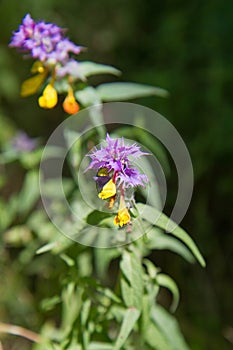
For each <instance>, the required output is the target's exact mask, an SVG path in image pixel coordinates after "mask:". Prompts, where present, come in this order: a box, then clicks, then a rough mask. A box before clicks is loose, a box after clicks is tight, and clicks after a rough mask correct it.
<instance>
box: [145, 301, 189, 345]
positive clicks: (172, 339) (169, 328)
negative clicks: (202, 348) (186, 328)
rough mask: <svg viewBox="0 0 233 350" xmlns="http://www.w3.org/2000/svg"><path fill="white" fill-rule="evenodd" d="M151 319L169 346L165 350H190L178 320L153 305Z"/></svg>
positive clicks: (161, 308)
mask: <svg viewBox="0 0 233 350" xmlns="http://www.w3.org/2000/svg"><path fill="white" fill-rule="evenodd" d="M151 319H152V321H153V322H154V324H155V326H156V328H158V330H159V333H160V334H161V335H162V336H163V338H164V339H165V340H166V342H167V344H168V346H169V347H166V348H164V350H165V349H166V350H167V349H168V350H170V349H171V350H189V347H188V345H187V344H186V342H185V339H184V337H183V335H182V333H181V331H180V328H179V325H178V323H177V321H176V319H175V318H174V317H173V316H172V315H170V314H169V313H168V312H167V311H166V310H165V309H164V308H163V307H161V306H159V305H153V307H152V309H151Z"/></svg>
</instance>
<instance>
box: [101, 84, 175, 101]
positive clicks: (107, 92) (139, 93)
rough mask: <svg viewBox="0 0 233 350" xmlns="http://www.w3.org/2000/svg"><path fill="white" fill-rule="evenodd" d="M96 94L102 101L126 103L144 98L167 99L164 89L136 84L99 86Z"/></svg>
mask: <svg viewBox="0 0 233 350" xmlns="http://www.w3.org/2000/svg"><path fill="white" fill-rule="evenodd" d="M96 92H97V94H98V96H99V98H100V99H101V101H126V100H130V99H135V98H139V97H144V96H160V97H167V96H168V92H167V91H166V90H164V89H161V88H158V87H155V86H150V85H144V84H136V83H128V82H122V83H118V82H116V83H106V84H101V85H99V86H97V88H96Z"/></svg>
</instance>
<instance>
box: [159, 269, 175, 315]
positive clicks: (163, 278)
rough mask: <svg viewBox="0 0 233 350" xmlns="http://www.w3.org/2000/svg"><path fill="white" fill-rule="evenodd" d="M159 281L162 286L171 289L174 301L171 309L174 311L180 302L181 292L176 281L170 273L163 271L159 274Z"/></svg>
mask: <svg viewBox="0 0 233 350" xmlns="http://www.w3.org/2000/svg"><path fill="white" fill-rule="evenodd" d="M156 279H157V282H158V284H159V285H160V286H161V287H165V288H167V289H169V290H170V292H171V293H172V296H173V301H172V304H171V311H172V312H174V311H175V310H176V308H177V306H178V304H179V299H180V293H179V289H178V287H177V285H176V283H175V281H174V280H173V279H172V278H171V277H170V276H168V275H165V274H163V273H160V274H158V276H157V278H156Z"/></svg>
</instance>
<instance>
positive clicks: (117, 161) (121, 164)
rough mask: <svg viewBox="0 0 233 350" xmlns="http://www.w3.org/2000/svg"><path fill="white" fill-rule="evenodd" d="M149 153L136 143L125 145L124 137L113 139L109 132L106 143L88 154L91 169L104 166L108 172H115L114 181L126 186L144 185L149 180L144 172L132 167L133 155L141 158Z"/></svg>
mask: <svg viewBox="0 0 233 350" xmlns="http://www.w3.org/2000/svg"><path fill="white" fill-rule="evenodd" d="M142 155H148V153H145V152H142V151H141V150H140V147H139V146H138V145H137V144H136V143H134V144H132V145H125V142H124V139H123V138H121V139H112V138H111V137H110V136H109V135H108V134H107V137H106V145H105V146H101V148H100V149H97V148H95V150H94V151H93V152H92V153H90V154H88V156H89V157H90V158H91V163H90V165H89V166H88V168H87V170H89V169H97V170H99V169H101V168H104V169H106V170H107V172H108V173H109V174H110V173H113V178H114V182H115V183H116V184H119V185H120V184H121V185H123V187H124V188H128V187H137V186H144V185H145V183H147V182H148V178H147V176H146V175H144V174H140V173H139V171H138V169H137V168H135V167H132V164H131V159H130V158H131V157H133V158H139V157H141V156H142Z"/></svg>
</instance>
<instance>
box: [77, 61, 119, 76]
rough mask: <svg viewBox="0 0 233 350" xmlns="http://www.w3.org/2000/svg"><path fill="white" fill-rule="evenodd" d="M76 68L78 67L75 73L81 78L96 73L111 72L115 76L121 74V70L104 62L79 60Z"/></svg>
mask: <svg viewBox="0 0 233 350" xmlns="http://www.w3.org/2000/svg"><path fill="white" fill-rule="evenodd" d="M77 69H78V72H77V73H78V74H79V75H80V76H81V77H82V78H86V77H89V76H91V75H96V74H113V75H116V76H119V75H121V71H119V70H118V69H116V68H115V67H112V66H109V65H106V64H100V63H96V62H91V61H83V62H79V65H78V66H77Z"/></svg>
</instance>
